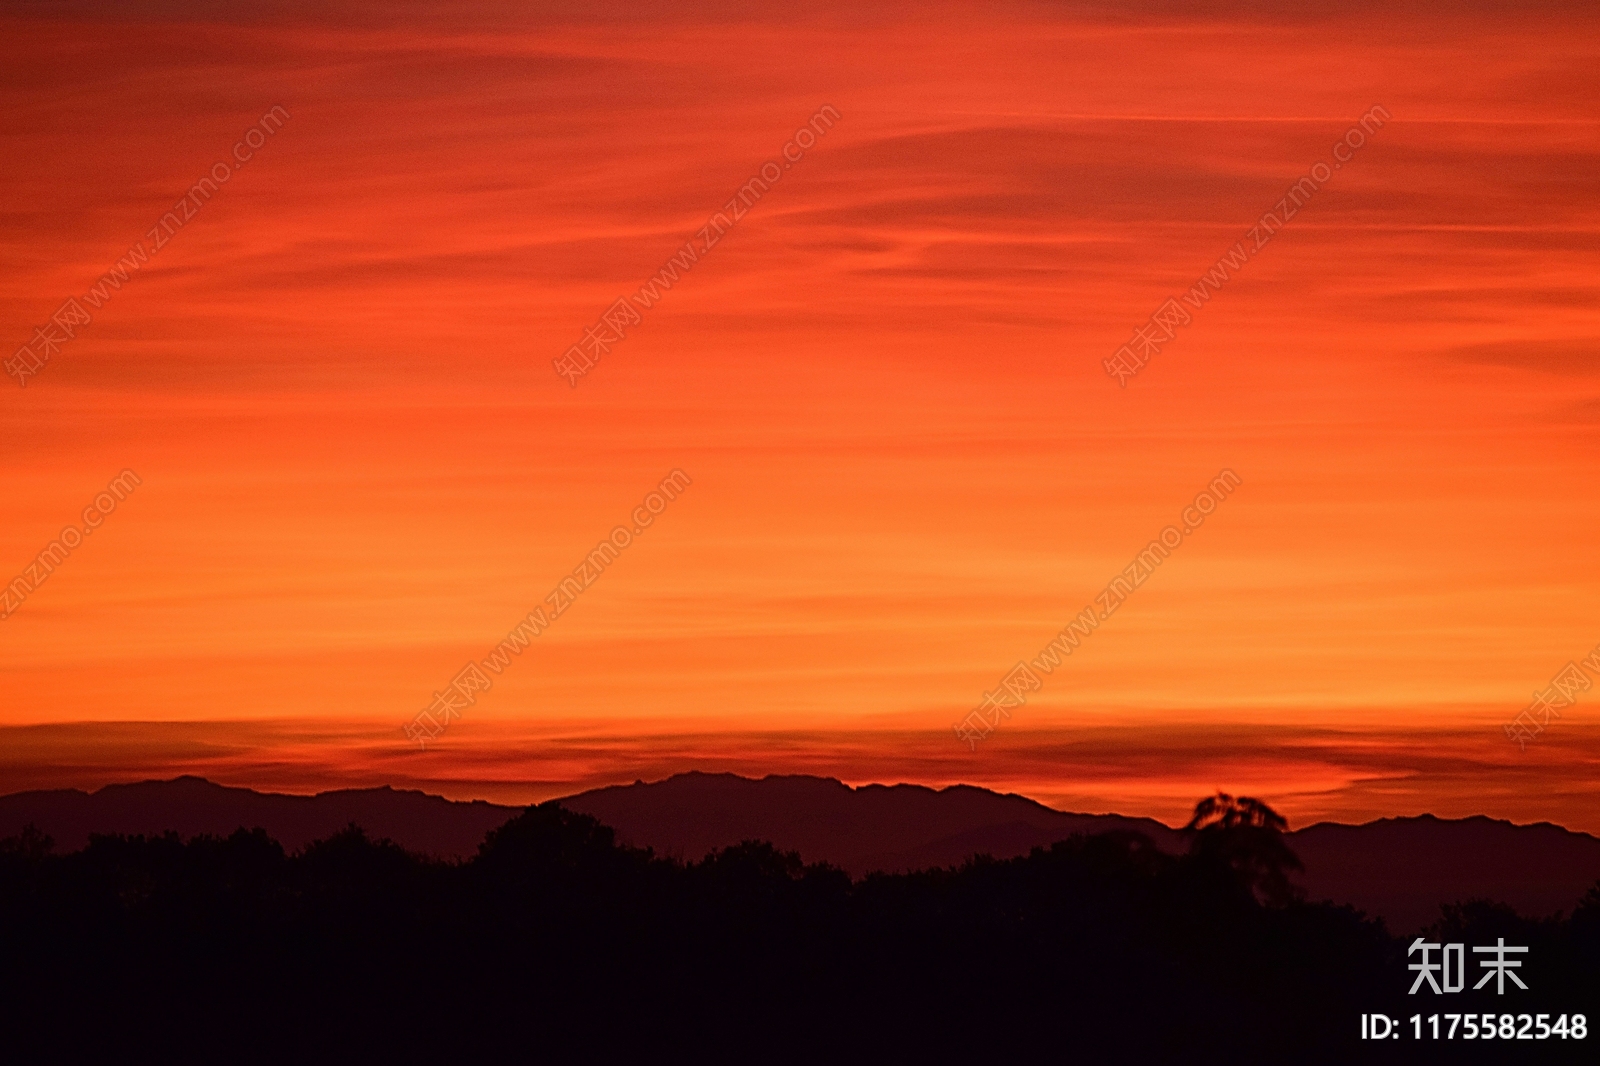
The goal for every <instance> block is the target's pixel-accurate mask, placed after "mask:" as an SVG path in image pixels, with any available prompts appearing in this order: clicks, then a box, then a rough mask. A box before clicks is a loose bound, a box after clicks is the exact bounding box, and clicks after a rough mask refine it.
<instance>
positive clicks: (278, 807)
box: [0, 777, 521, 858]
mask: <svg viewBox="0 0 1600 1066" xmlns="http://www.w3.org/2000/svg"><path fill="white" fill-rule="evenodd" d="M520 809H521V808H519V807H500V806H496V805H495V804H492V803H485V802H483V801H482V800H475V801H473V802H471V803H458V802H455V801H453V800H447V799H444V798H443V797H441V796H430V795H428V794H427V793H425V792H416V791H396V790H395V789H392V788H389V787H388V786H384V787H383V788H362V789H343V790H340V791H337V792H319V793H318V794H317V795H315V796H288V795H284V794H282V793H277V792H256V791H255V790H253V789H248V788H229V787H227V786H225V785H217V784H213V783H212V782H210V781H207V780H206V779H205V778H202V777H180V778H177V779H175V780H172V781H141V782H139V783H138V784H132V785H107V786H106V787H105V788H102V789H99V790H97V791H95V792H92V793H91V792H82V791H79V790H78V789H58V790H51V791H40V792H18V793H15V794H13V795H10V796H3V797H0V837H8V836H14V835H16V834H17V833H19V832H21V830H22V827H23V826H25V825H27V824H28V823H30V822H31V823H33V824H34V825H36V826H38V827H39V829H41V830H42V831H44V832H45V833H48V834H49V835H50V836H52V837H54V838H55V842H56V850H57V851H76V850H77V849H79V848H81V847H83V846H84V845H85V844H87V843H88V842H89V834H90V833H125V834H127V835H129V836H133V835H138V834H144V835H146V836H149V835H154V834H160V833H164V832H167V831H169V830H170V831H173V832H176V833H178V834H180V835H181V836H184V837H191V836H199V835H201V834H203V833H209V834H212V835H214V836H227V835H228V834H229V833H231V832H233V831H234V830H235V829H239V828H245V829H253V828H256V827H257V826H259V827H261V828H263V829H265V830H266V831H267V832H268V833H269V834H271V836H272V837H273V838H274V839H275V840H277V841H278V843H280V844H282V845H283V846H284V847H285V848H288V849H289V850H291V851H293V850H294V849H296V848H299V847H302V846H304V845H306V844H309V843H311V841H313V840H318V839H321V838H323V837H328V836H331V835H333V834H334V833H337V832H338V831H339V830H341V829H343V828H344V827H345V826H347V825H349V824H350V823H351V822H354V823H356V824H357V825H359V826H361V827H362V828H363V829H365V830H366V831H367V833H368V835H369V836H374V837H388V838H389V839H391V840H393V841H395V842H396V843H398V844H400V845H401V846H403V847H405V848H407V849H409V850H411V851H415V852H419V853H421V854H424V855H433V856H437V857H440V858H467V857H469V856H471V855H474V854H476V853H477V851H478V844H479V843H480V842H481V841H482V840H483V836H484V834H485V833H487V832H488V831H489V830H491V829H493V828H495V827H496V826H500V825H503V824H504V823H505V821H506V819H508V818H510V817H511V816H512V815H514V814H516V813H517V811H519V810H520Z"/></svg>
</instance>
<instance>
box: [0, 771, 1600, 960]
mask: <svg viewBox="0 0 1600 1066" xmlns="http://www.w3.org/2000/svg"><path fill="white" fill-rule="evenodd" d="M559 802H560V803H561V804H562V805H563V806H565V807H567V808H568V809H570V810H573V811H576V812H578V813H582V814H588V815H591V816H593V817H595V818H597V819H599V820H600V821H601V822H603V823H605V824H606V825H608V826H610V827H611V828H612V829H613V830H614V831H615V832H616V834H617V837H618V839H619V840H620V841H621V842H623V843H627V844H631V845H634V846H637V847H648V848H652V849H653V850H654V851H655V852H656V853H657V854H661V855H664V856H669V857H672V858H677V859H684V860H690V861H693V860H698V859H700V858H702V857H704V855H705V854H707V853H708V852H710V851H711V850H714V849H716V848H719V847H727V846H730V845H733V844H737V843H739V842H741V841H743V840H752V839H753V840H766V841H769V842H771V843H772V844H774V845H775V846H777V847H779V848H781V849H783V850H790V851H797V852H799V853H800V854H801V856H802V857H803V858H804V859H805V860H806V861H807V862H829V863H832V864H833V865H836V866H839V867H841V868H843V869H845V870H846V871H848V872H849V873H851V874H852V875H853V876H856V877H860V876H864V875H866V874H867V873H870V872H873V871H879V870H881V871H888V872H895V871H904V870H918V869H928V868H933V867H941V866H953V865H959V864H960V863H962V862H964V861H966V860H967V859H969V858H971V857H972V856H974V855H977V854H989V855H992V856H994V857H995V858H999V859H1006V858H1012V857H1016V856H1020V855H1026V854H1027V853H1028V852H1029V851H1030V850H1031V849H1032V848H1034V847H1041V846H1047V845H1049V844H1051V843H1053V842H1055V841H1057V840H1062V839H1065V838H1066V837H1069V836H1071V835H1073V834H1074V833H1103V832H1113V831H1124V832H1127V831H1131V832H1139V833H1143V834H1144V835H1146V836H1148V837H1150V839H1151V840H1152V841H1153V842H1154V843H1155V844H1156V846H1157V847H1159V848H1161V849H1162V850H1164V851H1168V852H1177V851H1180V850H1182V849H1183V848H1184V847H1185V846H1186V843H1185V840H1186V838H1185V836H1184V834H1183V833H1182V831H1181V830H1178V829H1175V828H1173V827H1171V826H1168V825H1166V824H1164V823H1162V822H1159V821H1157V820H1155V819H1153V818H1141V817H1133V816H1127V815H1120V814H1109V813H1108V814H1083V813H1076V812H1069V811H1059V810H1056V809H1055V808H1052V807H1047V806H1045V805H1044V804H1042V803H1040V802H1038V801H1037V800H1033V799H1030V798H1028V797H1026V796H1021V795H1018V794H1016V793H1001V792H995V791H992V790H990V789H985V788H981V787H979V786H975V785H962V784H957V785H948V786H945V787H943V788H933V787H930V786H927V785H917V784H908V783H899V784H893V785H885V784H867V785H858V786H852V785H847V784H845V783H844V782H842V781H839V780H837V779H836V778H831V777H822V776H817V775H810V774H769V775H766V776H765V777H762V778H748V777H741V776H739V775H737V774H731V773H706V772H701V771H691V772H688V773H683V774H676V775H673V776H672V777H668V778H665V779H663V780H661V781H655V782H645V781H642V780H640V781H635V782H634V783H633V784H619V785H608V786H603V787H601V788H597V789H591V790H588V791H585V792H580V793H577V794H574V795H571V796H566V797H563V798H561V799H560V801H559ZM521 809H522V808H520V807H514V806H506V805H501V804H493V803H489V802H487V801H484V800H470V801H462V800H449V799H445V798H444V797H442V796H436V795H432V794H430V793H427V792H424V791H422V790H420V789H396V788H394V787H392V786H389V785H380V786H376V787H372V788H362V789H332V790H328V791H325V792H319V793H316V794H314V795H310V796H305V795H294V794H287V793H276V792H258V791H256V790H254V789H248V788H238V787H233V786H226V785H220V784H217V783H215V782H212V781H208V780H206V779H205V778H202V777H196V776H193V775H184V776H182V777H178V778H174V779H171V780H166V781H161V780H149V781H140V782H129V783H119V784H113V785H106V786H104V787H102V788H100V789H97V790H95V791H93V792H85V791H83V790H81V789H50V790H33V791H29V792H19V793H13V794H11V795H8V796H0V837H8V836H14V835H16V834H17V833H18V832H20V831H21V829H22V827H23V826H24V825H26V824H28V823H30V822H31V823H32V824H34V825H36V826H37V827H38V828H39V829H40V830H42V831H43V832H45V833H47V834H49V835H50V836H52V837H53V838H54V839H55V841H56V843H57V847H58V849H59V850H63V851H70V850H76V849H77V848H80V847H82V846H83V845H84V844H85V843H87V841H88V837H89V835H90V834H91V833H122V834H126V835H138V834H143V835H154V834H159V833H162V832H167V831H172V832H177V833H179V834H180V835H182V836H197V835H201V834H211V835H218V836H225V835H227V834H228V833H230V832H232V831H233V830H234V829H238V828H246V829H250V828H255V827H257V826H259V827H260V828H263V829H265V830H267V832H268V833H269V834H270V835H272V836H273V837H274V838H275V839H277V840H278V841H279V843H281V844H282V845H283V846H284V847H285V848H287V849H289V850H295V849H298V848H301V847H304V846H305V845H306V844H308V843H310V842H311V841H313V840H317V839H322V838H325V837H327V836H330V835H332V834H333V833H335V832H338V831H339V830H341V829H343V828H345V827H346V826H347V825H349V824H351V823H354V824H357V825H360V826H361V827H362V828H363V829H364V830H366V832H367V833H368V834H369V835H371V836H374V837H387V838H389V839H392V840H394V841H395V842H396V843H399V844H401V845H402V846H403V847H406V848H407V849H408V850H411V851H415V852H419V853H422V854H426V855H432V856H435V857H439V858H446V859H466V858H470V857H471V856H473V855H474V854H476V852H477V847H478V844H479V843H480V842H481V841H482V839H483V837H484V835H485V834H486V833H487V832H489V830H491V829H494V828H497V827H498V826H499V825H501V824H504V822H505V821H507V820H508V819H509V818H511V817H512V816H513V815H515V814H516V813H517V812H518V811H520V810H521ZM1287 840H1288V842H1289V845H1290V846H1291V847H1292V848H1293V849H1294V850H1295V852H1296V853H1297V854H1298V855H1299V856H1300V858H1301V860H1302V862H1304V864H1305V867H1306V871H1305V875H1304V877H1303V878H1301V884H1302V886H1303V887H1304V888H1305V890H1306V894H1307V897H1308V898H1310V899H1313V900H1317V899H1329V900H1333V901H1335V902H1338V903H1348V904H1350V905H1353V906H1355V907H1357V908H1359V909H1361V910H1363V911H1366V912H1367V913H1369V914H1374V915H1378V916H1381V917H1383V918H1384V919H1385V920H1386V921H1387V922H1388V923H1389V925H1390V927H1391V928H1392V929H1394V930H1396V931H1402V932H1403V931H1406V930H1413V929H1420V928H1421V926H1423V925H1425V924H1427V923H1428V922H1429V921H1432V920H1434V919H1436V918H1437V917H1438V907H1439V905H1440V904H1441V903H1450V902H1455V901H1464V900H1467V899H1471V898H1487V899H1493V900H1497V901H1499V902H1504V903H1508V904H1510V905H1512V906H1513V907H1515V908H1517V910H1518V911H1520V912H1521V913H1523V914H1526V915H1529V916H1545V915H1549V914H1552V913H1554V912H1556V911H1558V910H1570V909H1571V907H1572V906H1573V905H1574V904H1575V903H1576V902H1577V900H1578V899H1579V898H1581V897H1582V895H1583V893H1584V892H1585V891H1586V890H1587V889H1588V888H1589V887H1590V886H1591V885H1593V884H1595V883H1596V882H1597V881H1600V838H1597V837H1595V836H1593V835H1591V834H1588V833H1584V832H1581V831H1578V830H1571V829H1567V828H1565V827H1563V826H1560V825H1557V824H1555V823H1552V822H1548V821H1542V822H1536V823H1531V824H1528V825H1518V824H1516V823H1514V822H1511V821H1509V820H1507V819H1501V818H1494V817H1492V816H1489V815H1472V816H1470V817H1467V818H1460V819H1449V818H1440V817H1438V816H1436V815H1433V814H1422V815H1407V816H1389V817H1385V818H1378V819H1374V820H1372V821H1370V822H1364V823H1359V824H1349V823H1342V822H1329V821H1321V822H1316V823H1313V824H1312V825H1308V826H1305V827H1304V828H1301V829H1297V830H1295V831H1293V832H1291V833H1289V834H1287Z"/></svg>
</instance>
